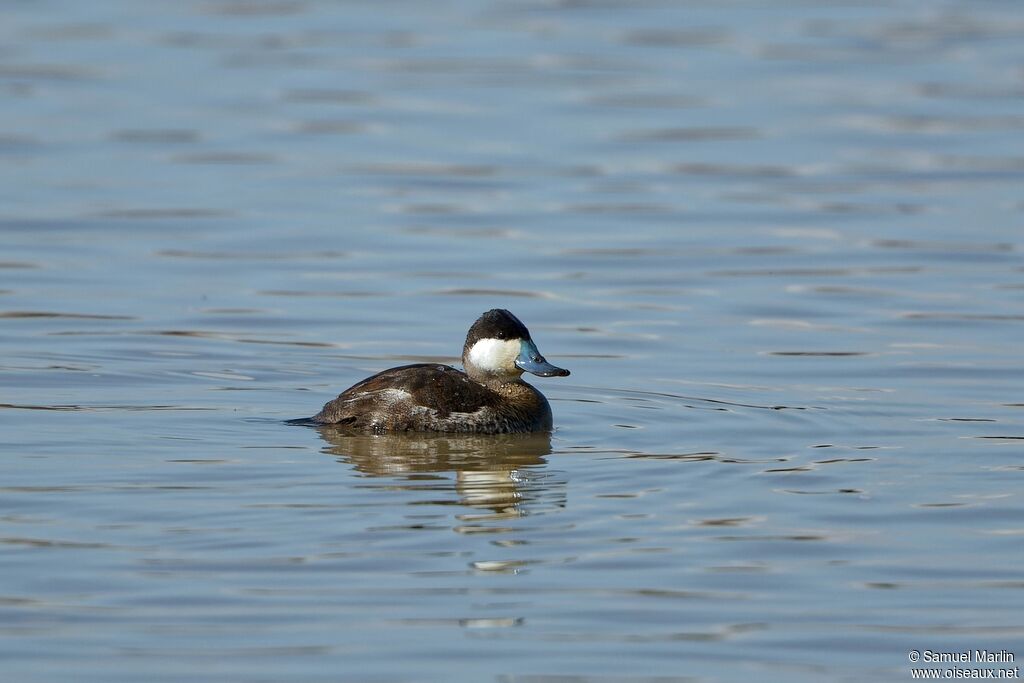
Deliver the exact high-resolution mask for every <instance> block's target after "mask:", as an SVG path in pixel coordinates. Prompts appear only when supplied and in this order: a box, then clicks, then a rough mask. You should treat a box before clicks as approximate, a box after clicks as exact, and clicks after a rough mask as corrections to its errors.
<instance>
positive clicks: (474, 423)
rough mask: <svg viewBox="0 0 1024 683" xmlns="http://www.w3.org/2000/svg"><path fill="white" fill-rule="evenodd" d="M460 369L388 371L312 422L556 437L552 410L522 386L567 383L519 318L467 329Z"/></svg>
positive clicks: (484, 321)
mask: <svg viewBox="0 0 1024 683" xmlns="http://www.w3.org/2000/svg"><path fill="white" fill-rule="evenodd" d="M462 366H463V368H464V369H465V370H464V371H463V370H458V369H456V368H453V367H451V366H449V365H443V364H439V363H415V364H412V365H403V366H400V367H395V368H390V369H388V370H384V371H382V372H378V373H377V374H376V375H373V376H371V377H368V378H366V379H364V380H362V381H361V382H358V383H356V384H354V385H352V386H351V387H349V388H348V389H346V390H345V391H343V392H341V394H339V395H338V397H337V398H335V399H333V400H332V401H329V402H328V403H327V404H326V405H324V407H323V409H322V410H321V411H320V412H319V413H317V414H316V415H314V416H313V417H312V418H310V419H309V422H312V423H313V424H316V425H332V426H335V427H337V428H340V429H343V430H345V431H347V432H359V433H372V434H385V433H395V432H457V433H473V434H521V433H530V432H550V431H551V430H552V425H553V422H552V416H551V406H550V405H549V404H548V401H547V399H546V398H544V394H542V393H541V392H540V391H538V390H537V389H536V388H534V387H533V386H532V385H530V384H527V383H526V382H524V381H523V379H522V376H523V373H524V372H529V373H531V374H534V375H537V376H538V377H567V376H568V375H569V371H568V370H565V369H563V368H560V367H557V366H555V365H552V364H551V363H549V362H548V361H547V360H546V359H545V358H544V356H542V355H541V353H540V351H538V350H537V344H536V343H535V342H534V341H533V338H532V337H531V336H530V331H529V330H528V329H527V328H526V325H524V324H523V323H522V321H521V320H519V318H517V317H516V316H514V315H513V314H512V313H511V312H510V311H508V310H505V309H503V308H495V309H492V310H489V311H487V312H485V313H484V314H483V315H481V316H480V317H479V318H477V320H476V322H474V323H473V325H472V326H471V327H470V328H469V332H468V333H467V334H466V342H465V344H463V346H462Z"/></svg>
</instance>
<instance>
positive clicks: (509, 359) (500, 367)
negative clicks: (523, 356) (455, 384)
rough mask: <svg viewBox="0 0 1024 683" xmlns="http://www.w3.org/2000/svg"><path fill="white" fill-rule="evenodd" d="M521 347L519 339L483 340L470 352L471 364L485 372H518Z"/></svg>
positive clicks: (474, 345)
mask: <svg viewBox="0 0 1024 683" xmlns="http://www.w3.org/2000/svg"><path fill="white" fill-rule="evenodd" d="M520 346H521V344H520V341H519V340H518V339H481V340H480V341H478V342H477V343H476V344H473V347H472V348H471V349H470V350H469V362H470V363H472V364H473V365H475V366H476V367H478V368H480V369H481V370H483V371H484V372H489V373H494V374H503V373H511V372H516V370H517V369H516V358H518V357H519V350H520Z"/></svg>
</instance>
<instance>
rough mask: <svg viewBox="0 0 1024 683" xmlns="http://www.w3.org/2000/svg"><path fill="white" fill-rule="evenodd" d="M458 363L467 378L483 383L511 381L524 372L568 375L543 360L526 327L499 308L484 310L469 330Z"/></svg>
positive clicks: (543, 375)
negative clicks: (463, 368)
mask: <svg viewBox="0 0 1024 683" xmlns="http://www.w3.org/2000/svg"><path fill="white" fill-rule="evenodd" d="M462 364H463V366H465V368H466V374H467V375H469V376H470V377H472V378H473V379H475V380H477V381H478V382H484V383H487V382H492V381H511V380H515V379H518V378H519V377H520V376H522V374H523V373H524V372H532V373H533V374H535V375H539V376H541V377H565V376H566V375H568V374H569V371H568V370H563V369H562V368H558V367H555V366H554V365H552V364H551V363H549V362H547V361H546V360H544V356H542V355H540V351H538V350H537V345H536V344H534V343H533V340H532V339H530V331H529V330H528V329H526V325H524V324H523V323H522V322H521V321H520V320H519V318H517V317H515V316H514V315H512V314H511V313H509V312H508V311H506V310H505V309H503V308H495V309H493V310H490V311H487V312H486V313H484V314H483V315H482V316H480V317H479V318H477V321H476V322H475V323H473V326H472V327H470V328H469V334H467V335H466V345H465V346H463V347H462Z"/></svg>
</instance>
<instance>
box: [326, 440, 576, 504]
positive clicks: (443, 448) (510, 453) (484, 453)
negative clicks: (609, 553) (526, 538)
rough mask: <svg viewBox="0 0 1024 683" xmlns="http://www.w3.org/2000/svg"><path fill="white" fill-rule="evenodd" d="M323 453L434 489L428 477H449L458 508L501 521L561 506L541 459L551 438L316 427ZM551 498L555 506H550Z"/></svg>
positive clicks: (555, 482) (560, 485)
mask: <svg viewBox="0 0 1024 683" xmlns="http://www.w3.org/2000/svg"><path fill="white" fill-rule="evenodd" d="M317 431H318V432H319V433H320V436H321V437H322V438H323V440H324V441H326V442H327V444H328V446H327V447H326V448H325V449H324V452H326V453H330V454H332V455H335V456H338V458H339V461H341V462H344V463H348V464H351V465H353V466H354V467H355V468H356V469H357V470H358V471H359V472H361V473H363V474H365V475H368V476H373V477H392V478H398V479H405V480H407V481H415V482H417V485H416V486H413V485H410V488H422V484H423V480H424V479H428V480H430V481H434V482H435V483H436V481H437V480H441V481H443V480H444V477H438V478H436V479H431V478H430V477H429V475H431V474H443V473H446V472H453V473H454V474H455V482H454V489H455V491H456V492H457V493H458V496H459V502H460V503H462V504H463V505H467V506H470V507H474V508H483V509H487V510H490V511H491V512H492V513H494V514H496V515H498V516H501V517H508V516H514V517H519V516H523V515H525V514H528V509H529V508H530V507H532V504H535V503H537V502H538V501H541V500H544V501H546V502H547V503H549V504H550V503H552V502H553V503H554V504H555V505H557V506H558V507H564V505H565V481H564V480H560V478H558V477H553V476H551V475H552V473H551V472H549V471H548V470H547V468H546V465H547V459H546V458H545V456H547V455H548V454H550V453H551V436H550V434H547V433H533V434H496V435H482V434H424V433H411V434H352V433H351V432H346V431H343V430H339V429H337V428H336V427H332V426H330V425H322V426H319V427H317ZM552 498H553V499H554V500H552Z"/></svg>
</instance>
